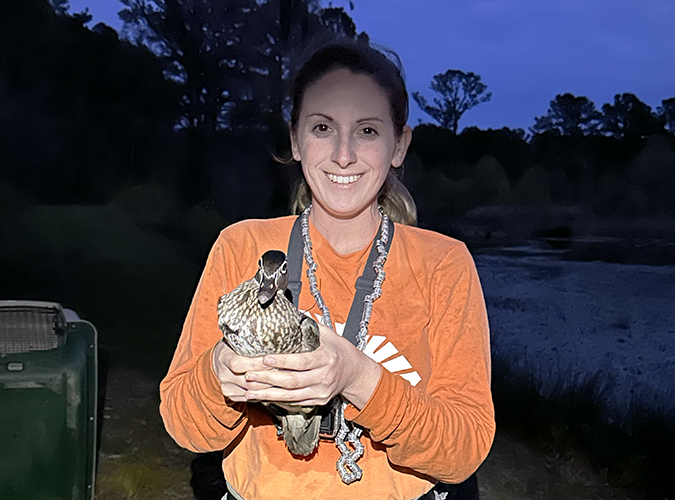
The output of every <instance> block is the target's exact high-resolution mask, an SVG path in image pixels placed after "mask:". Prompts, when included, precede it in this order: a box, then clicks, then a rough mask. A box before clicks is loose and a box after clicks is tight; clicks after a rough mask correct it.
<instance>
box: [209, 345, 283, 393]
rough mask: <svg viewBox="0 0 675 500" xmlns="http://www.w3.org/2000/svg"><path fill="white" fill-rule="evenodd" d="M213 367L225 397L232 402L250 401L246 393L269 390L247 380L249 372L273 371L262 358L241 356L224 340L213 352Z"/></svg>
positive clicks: (265, 385) (267, 386) (266, 385)
mask: <svg viewBox="0 0 675 500" xmlns="http://www.w3.org/2000/svg"><path fill="white" fill-rule="evenodd" d="M212 366H213V373H214V374H215V375H216V378H217V379H218V381H219V382H220V388H221V390H222V391H223V395H224V396H225V397H226V398H228V399H230V400H232V401H235V402H245V401H248V400H247V399H246V396H245V394H246V391H249V390H259V389H267V388H269V385H268V384H263V383H259V382H247V381H246V379H245V375H246V373H247V372H249V371H256V372H260V371H264V370H270V369H271V368H270V367H269V366H266V365H265V364H263V358H262V356H260V357H257V358H247V357H245V356H239V355H238V354H236V353H235V352H234V351H233V350H232V349H231V348H230V346H228V345H227V344H226V343H225V342H224V341H222V340H221V341H220V342H218V344H217V345H216V347H215V349H214V350H213V357H212Z"/></svg>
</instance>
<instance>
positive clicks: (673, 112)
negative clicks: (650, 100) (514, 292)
mask: <svg viewBox="0 0 675 500" xmlns="http://www.w3.org/2000/svg"><path fill="white" fill-rule="evenodd" d="M657 112H658V114H659V118H660V119H661V121H663V123H664V124H665V126H666V128H667V129H668V130H669V131H670V133H671V134H675V97H671V98H670V99H664V100H663V101H661V106H659V107H658V108H657Z"/></svg>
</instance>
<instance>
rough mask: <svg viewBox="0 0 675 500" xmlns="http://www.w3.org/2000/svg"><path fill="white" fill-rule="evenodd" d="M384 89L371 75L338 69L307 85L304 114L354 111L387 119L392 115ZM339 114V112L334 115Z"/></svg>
mask: <svg viewBox="0 0 675 500" xmlns="http://www.w3.org/2000/svg"><path fill="white" fill-rule="evenodd" d="M389 107H390V106H389V101H388V98H387V94H386V93H385V91H384V90H383V89H382V88H381V87H380V86H379V84H378V83H377V82H376V81H375V80H374V79H373V78H371V77H370V76H368V75H364V74H360V73H353V72H351V71H350V70H348V69H336V70H333V71H330V72H329V73H326V74H325V75H324V76H322V77H321V78H320V79H319V80H317V81H316V82H314V83H313V84H312V85H310V86H309V87H308V88H307V91H306V92H305V95H304V98H303V102H302V108H301V113H302V114H303V115H306V116H307V115H313V114H327V115H328V116H329V117H333V116H332V115H331V114H330V113H333V114H335V113H340V114H343V113H341V112H345V111H349V112H350V113H349V114H350V115H353V114H354V113H355V112H356V114H358V115H363V116H364V117H370V116H371V115H372V117H379V118H382V119H384V117H385V116H387V117H388V116H389V115H390V110H389ZM335 118H337V116H336V117H335Z"/></svg>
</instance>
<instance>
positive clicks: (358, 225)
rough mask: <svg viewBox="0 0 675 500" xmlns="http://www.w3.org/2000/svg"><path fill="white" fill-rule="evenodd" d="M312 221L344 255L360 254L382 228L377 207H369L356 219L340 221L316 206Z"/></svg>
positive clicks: (326, 238)
mask: <svg viewBox="0 0 675 500" xmlns="http://www.w3.org/2000/svg"><path fill="white" fill-rule="evenodd" d="M310 219H311V220H312V224H314V227H315V228H316V229H317V231H319V233H321V236H323V237H324V238H325V240H326V241H327V242H328V244H330V246H332V247H333V248H334V249H335V251H336V252H337V253H339V254H342V255H347V254H350V253H353V252H358V251H359V250H362V249H363V248H365V247H366V246H367V245H369V244H370V243H371V242H372V241H373V238H374V237H375V234H376V233H377V229H378V227H379V226H380V212H379V210H378V208H377V205H373V206H372V207H369V208H368V209H366V210H364V211H363V212H361V213H360V214H358V215H357V216H356V217H354V218H351V219H338V218H335V217H333V216H332V215H330V214H328V213H326V212H325V211H324V210H322V209H321V207H317V206H316V204H314V205H313V206H312V210H311V212H310Z"/></svg>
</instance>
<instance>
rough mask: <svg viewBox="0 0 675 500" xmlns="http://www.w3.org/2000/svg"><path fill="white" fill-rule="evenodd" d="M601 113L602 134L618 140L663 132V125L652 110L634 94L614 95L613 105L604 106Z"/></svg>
mask: <svg viewBox="0 0 675 500" xmlns="http://www.w3.org/2000/svg"><path fill="white" fill-rule="evenodd" d="M602 112H603V115H604V116H603V118H602V121H603V127H602V128H603V130H604V132H605V133H606V134H608V135H613V136H614V137H617V138H619V139H620V138H623V137H626V136H633V137H642V136H646V135H651V134H657V133H659V132H661V131H662V130H663V124H662V123H661V122H660V121H659V119H658V117H657V116H656V114H655V113H654V112H653V111H652V109H651V108H650V107H649V106H648V105H647V104H645V103H644V102H642V101H640V99H638V98H637V97H636V96H635V95H634V94H630V93H626V94H617V95H615V96H614V104H604V105H603V106H602Z"/></svg>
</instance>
